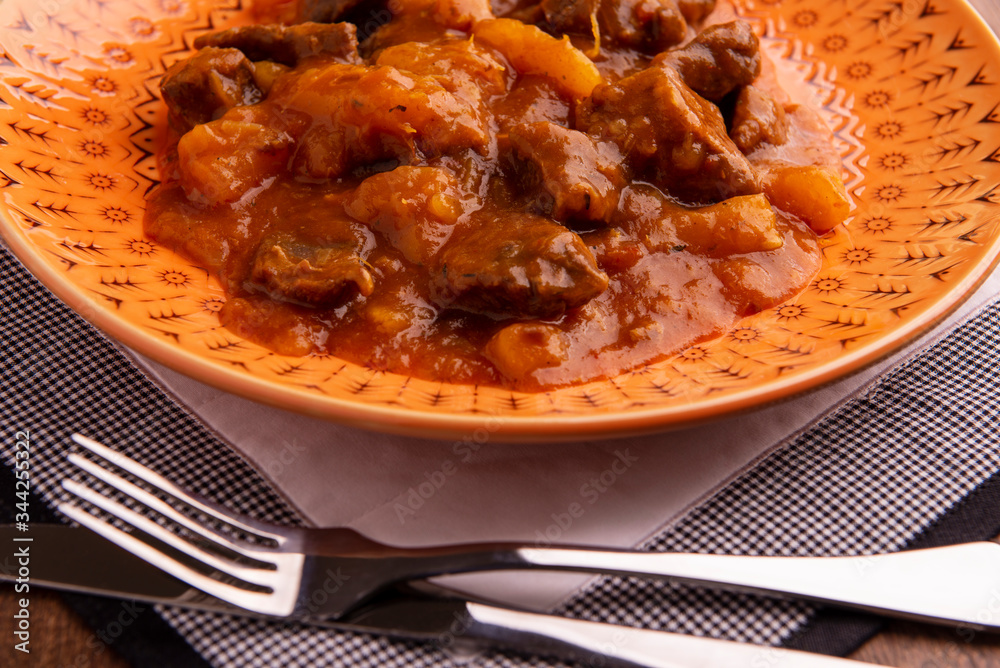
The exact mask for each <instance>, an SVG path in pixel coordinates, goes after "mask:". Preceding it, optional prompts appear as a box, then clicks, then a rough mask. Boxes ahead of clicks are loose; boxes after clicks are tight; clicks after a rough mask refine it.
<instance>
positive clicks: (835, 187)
mask: <svg viewBox="0 0 1000 668" xmlns="http://www.w3.org/2000/svg"><path fill="white" fill-rule="evenodd" d="M763 173H764V177H763V180H764V192H765V193H767V196H768V198H770V200H771V201H772V202H774V205H775V206H777V207H778V208H779V209H783V210H785V211H787V212H789V213H791V214H794V215H796V216H798V217H799V218H800V219H802V220H803V221H805V223H806V224H807V225H809V227H811V228H812V229H813V231H814V232H816V233H817V234H823V233H825V232H829V231H830V230H832V229H833V228H835V227H836V226H837V225H839V224H841V223H842V222H844V220H845V219H846V218H847V215H848V214H849V213H850V212H851V204H850V202H849V201H848V199H847V191H846V189H845V188H844V182H843V181H842V180H841V179H840V177H839V176H838V175H837V174H835V173H833V171H832V170H830V169H829V168H827V167H820V166H816V165H809V166H805V167H800V166H798V165H784V166H772V167H770V168H769V169H765V170H764V172H763Z"/></svg>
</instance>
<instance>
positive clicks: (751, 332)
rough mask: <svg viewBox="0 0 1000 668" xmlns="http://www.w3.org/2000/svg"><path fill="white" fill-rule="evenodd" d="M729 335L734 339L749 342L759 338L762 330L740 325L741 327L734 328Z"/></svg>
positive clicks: (739, 341)
mask: <svg viewBox="0 0 1000 668" xmlns="http://www.w3.org/2000/svg"><path fill="white" fill-rule="evenodd" d="M729 336H730V338H732V340H733V341H736V342H738V343H747V342H749V341H756V340H757V339H759V338H760V332H758V331H757V330H756V329H753V328H751V327H740V328H739V329H734V330H733V331H732V332H731V333H730V335H729Z"/></svg>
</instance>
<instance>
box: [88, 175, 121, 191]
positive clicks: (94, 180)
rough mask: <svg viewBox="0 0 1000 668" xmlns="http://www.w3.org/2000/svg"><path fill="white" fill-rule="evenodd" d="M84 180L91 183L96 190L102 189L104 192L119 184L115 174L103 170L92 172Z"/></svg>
mask: <svg viewBox="0 0 1000 668" xmlns="http://www.w3.org/2000/svg"><path fill="white" fill-rule="evenodd" d="M84 181H86V182H87V184H88V185H90V187H91V188H93V189H94V190H100V191H102V192H104V191H108V190H111V189H113V188H114V187H115V186H116V185H118V180H117V179H115V177H113V176H109V175H107V174H104V173H103V172H91V173H90V174H87V175H86V176H85V177H84Z"/></svg>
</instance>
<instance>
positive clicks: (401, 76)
mask: <svg viewBox="0 0 1000 668" xmlns="http://www.w3.org/2000/svg"><path fill="white" fill-rule="evenodd" d="M268 103H269V104H273V105H275V106H276V107H277V108H278V109H280V110H282V111H284V112H290V113H291V114H292V115H295V116H299V117H305V118H311V119H313V120H312V123H311V125H310V126H309V127H308V129H307V130H305V131H304V132H303V133H302V134H301V136H299V141H298V149H297V152H296V155H295V157H294V159H293V169H294V170H295V171H296V172H298V173H299V174H302V175H305V176H309V177H313V178H336V177H339V176H342V175H344V174H346V173H348V172H349V171H351V170H353V169H355V168H357V167H359V166H365V165H371V164H374V163H378V162H383V161H396V162H397V163H403V164H408V163H411V162H415V161H416V160H417V159H418V158H429V157H435V156H440V155H443V154H447V153H451V152H455V151H459V150H461V149H468V148H471V149H474V150H477V151H485V149H486V147H487V146H488V145H489V142H490V135H489V119H490V116H489V111H488V110H487V109H486V108H485V107H484V106H482V105H477V104H474V103H473V102H470V101H469V100H466V99H464V98H462V97H461V96H460V95H456V94H454V93H452V92H450V91H449V90H448V89H447V88H446V87H445V86H443V85H442V84H441V82H440V81H438V79H437V78H436V77H434V76H428V75H417V74H409V73H405V72H400V71H399V70H397V69H396V68H394V67H387V66H383V67H375V68H369V67H361V66H355V65H343V64H340V63H333V64H330V65H327V66H325V67H317V68H310V69H308V70H306V71H295V72H292V73H289V74H288V75H286V76H284V77H282V78H281V79H279V80H278V82H277V83H276V84H275V86H274V88H273V89H272V91H271V94H270V95H269V97H268ZM297 112H300V113H297Z"/></svg>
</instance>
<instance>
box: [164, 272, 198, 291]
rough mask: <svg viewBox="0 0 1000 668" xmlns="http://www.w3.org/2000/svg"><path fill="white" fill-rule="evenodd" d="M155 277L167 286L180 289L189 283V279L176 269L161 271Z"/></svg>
mask: <svg viewBox="0 0 1000 668" xmlns="http://www.w3.org/2000/svg"><path fill="white" fill-rule="evenodd" d="M157 276H158V277H159V279H160V280H161V281H163V282H164V283H166V284H167V285H172V286H174V287H177V288H182V287H184V286H186V285H189V284H190V283H191V277H190V276H188V275H187V274H185V273H184V272H183V271H180V270H178V269H163V270H162V271H159V272H157Z"/></svg>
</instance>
